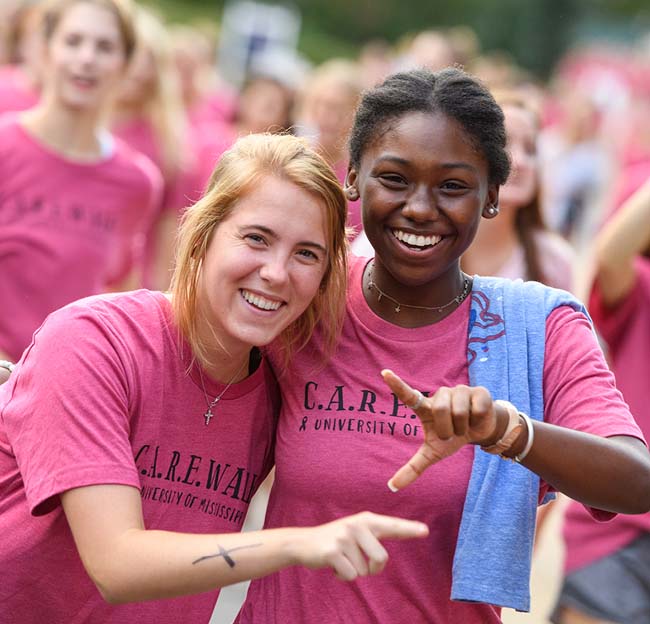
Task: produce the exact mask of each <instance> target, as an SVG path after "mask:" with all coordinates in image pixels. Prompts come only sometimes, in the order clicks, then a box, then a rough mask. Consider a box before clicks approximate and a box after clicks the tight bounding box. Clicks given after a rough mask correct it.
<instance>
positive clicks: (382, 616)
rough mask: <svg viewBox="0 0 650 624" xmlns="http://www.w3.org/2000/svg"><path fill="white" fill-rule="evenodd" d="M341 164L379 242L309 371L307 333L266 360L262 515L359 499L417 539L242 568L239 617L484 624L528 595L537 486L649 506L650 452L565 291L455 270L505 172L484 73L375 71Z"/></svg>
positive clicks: (618, 505)
mask: <svg viewBox="0 0 650 624" xmlns="http://www.w3.org/2000/svg"><path fill="white" fill-rule="evenodd" d="M350 163H351V164H350V170H349V173H348V176H347V188H346V193H347V195H348V198H351V199H357V198H359V197H360V198H361V202H362V215H363V223H364V230H365V232H366V234H367V236H368V239H369V240H370V242H371V243H372V245H373V247H374V251H375V255H374V259H368V258H352V260H351V263H350V264H351V266H350V273H349V287H348V295H347V306H346V317H345V322H344V326H343V331H342V334H341V338H340V339H339V343H338V347H337V350H336V351H335V353H334V355H333V356H332V358H331V359H330V360H329V361H328V363H327V365H326V366H323V365H322V360H323V354H324V353H325V350H324V347H325V344H326V343H325V342H324V341H323V336H322V335H321V334H320V332H318V331H317V332H316V333H315V335H314V337H313V338H312V340H311V341H310V343H309V344H308V345H307V346H306V347H305V348H303V349H302V350H301V351H300V352H299V353H297V354H296V355H295V357H294V358H293V360H292V362H291V364H290V365H289V367H288V369H287V370H286V372H281V371H279V375H280V376H279V382H280V387H281V392H282V400H283V403H282V411H281V414H280V419H279V422H278V430H277V435H276V446H275V460H276V473H275V481H274V485H273V489H272V491H271V495H270V501H269V507H268V511H267V516H266V520H265V527H266V528H268V529H271V528H277V527H282V526H295V525H296V524H298V525H304V526H310V525H313V524H315V523H318V522H320V521H323V520H324V519H325V518H329V517H332V516H344V515H347V514H350V513H354V512H355V511H359V510H362V509H371V510H373V511H375V512H377V513H382V514H392V515H400V516H402V517H404V518H411V519H418V520H420V521H423V522H425V523H426V524H427V525H428V527H429V536H428V537H427V538H426V539H425V540H424V541H418V542H404V543H401V544H399V545H397V544H393V543H390V542H388V543H387V544H386V545H385V549H386V553H387V555H390V560H389V562H388V564H387V566H386V568H385V569H384V571H383V573H382V574H381V575H379V576H377V577H372V578H370V577H368V578H365V577H359V578H357V579H356V580H353V581H352V582H350V583H345V584H343V583H340V582H339V580H338V579H337V578H335V576H334V575H332V574H331V573H330V572H329V571H327V570H321V571H311V570H305V569H301V568H287V569H284V570H281V571H279V572H278V573H277V574H274V575H270V576H267V577H265V578H263V579H257V580H255V581H253V582H252V584H251V586H250V589H249V591H248V596H247V599H246V602H245V603H244V605H243V607H242V610H241V612H240V613H239V616H238V619H237V624H258V623H259V624H261V623H263V624H280V623H282V624H284V623H298V622H299V623H300V624H316V623H318V624H321V623H322V622H378V623H382V624H403V623H404V622H433V623H440V624H447V623H449V622H463V624H492V623H497V622H500V621H501V617H500V613H501V606H509V607H511V608H517V609H519V610H524V611H525V610H527V609H528V608H529V595H528V594H529V587H528V586H529V575H530V557H531V553H532V547H533V538H534V526H535V511H536V507H537V504H538V501H541V500H545V499H546V495H547V494H548V493H550V492H552V491H554V490H558V491H562V492H564V493H566V494H568V495H569V496H571V497H573V498H575V499H576V500H579V501H581V502H582V503H583V504H585V505H588V506H589V507H590V508H591V513H592V514H593V515H594V516H596V517H599V518H601V519H606V518H611V517H612V515H613V513H616V512H619V513H644V512H647V511H648V510H649V509H650V457H649V456H648V452H647V449H646V447H645V446H644V443H643V441H642V440H643V437H642V434H641V432H640V431H639V429H638V427H637V426H636V424H635V423H634V420H633V418H632V416H631V415H630V413H629V410H628V408H627V406H626V405H625V403H624V402H623V400H622V398H621V395H620V393H619V392H618V390H617V389H616V387H615V384H614V378H613V376H612V374H611V372H610V371H609V370H608V368H607V366H606V363H605V361H604V358H603V355H602V352H601V351H600V349H599V347H598V343H597V341H596V339H595V336H594V333H593V330H592V327H591V325H590V323H589V320H588V318H587V316H586V312H585V310H584V307H583V306H581V305H580V304H579V303H578V302H577V301H576V300H575V299H574V298H573V297H572V296H571V295H569V293H566V292H564V291H560V290H555V289H552V288H548V287H546V286H543V285H541V284H539V283H536V282H520V281H516V282H513V281H510V280H507V279H502V278H490V277H481V276H475V277H474V278H472V277H470V276H468V275H466V274H465V273H463V272H462V271H461V268H460V258H461V256H462V255H463V253H465V251H466V250H467V248H468V247H469V245H470V244H471V242H472V240H473V238H474V236H475V234H476V230H477V228H478V226H479V221H480V220H481V219H493V218H496V217H497V210H496V208H495V206H496V204H497V202H498V198H499V188H500V186H502V185H503V184H504V183H505V181H506V179H507V177H508V173H509V161H508V156H507V153H506V132H505V128H504V118H503V113H502V111H501V109H500V108H499V107H498V105H497V104H496V102H495V101H494V99H493V97H492V96H491V95H490V93H489V92H488V91H487V90H486V89H485V87H483V86H482V85H481V84H480V83H479V82H478V81H477V80H475V79H474V78H472V77H471V76H469V75H468V74H465V73H464V72H462V71H460V70H458V69H452V68H449V69H446V70H442V71H440V72H437V73H432V72H430V71H428V70H413V71H409V72H402V73H397V74H394V75H392V76H390V77H388V78H387V79H386V81H385V82H384V83H382V84H381V85H378V86H377V87H375V88H373V89H370V90H369V91H367V92H365V94H364V96H363V97H362V99H361V102H360V104H359V107H358V109H357V112H356V118H355V122H354V125H353V127H352V132H351V136H350ZM276 361H277V360H276ZM382 368H384V370H383V371H382ZM385 368H392V369H393V370H394V371H395V373H393V372H390V371H389V370H385ZM402 378H403V380H402ZM543 421H545V422H543ZM479 446H480V447H481V448H478V447H479ZM409 457H410V458H411V459H410V460H409ZM507 459H511V460H514V461H506V460H507ZM404 462H406V464H404ZM402 464H404V465H403V467H402V468H400V469H399V470H397V472H396V473H395V474H393V473H394V472H395V469H396V468H397V467H398V466H400V465H402ZM391 474H393V476H392V477H391ZM387 481H388V484H387ZM387 485H388V487H387ZM389 488H390V490H392V492H391V491H389ZM601 510H606V511H601ZM353 573H354V572H353V571H351V575H350V576H348V577H347V578H351V577H352V574H353Z"/></svg>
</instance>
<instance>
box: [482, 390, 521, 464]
mask: <svg viewBox="0 0 650 624" xmlns="http://www.w3.org/2000/svg"><path fill="white" fill-rule="evenodd" d="M495 403H498V404H500V405H501V407H504V408H505V409H506V410H507V412H508V425H507V426H506V430H505V431H504V433H503V435H502V436H501V439H499V440H497V441H496V442H495V443H494V444H490V445H489V446H481V450H483V451H485V452H486V453H490V454H491V455H500V456H503V453H505V452H506V451H508V450H510V448H511V447H512V445H513V444H514V443H515V440H517V438H518V437H519V434H520V433H521V430H522V428H523V427H522V424H521V422H520V420H519V412H517V408H516V407H515V406H514V405H513V404H512V403H510V402H508V401H500V400H498V401H495Z"/></svg>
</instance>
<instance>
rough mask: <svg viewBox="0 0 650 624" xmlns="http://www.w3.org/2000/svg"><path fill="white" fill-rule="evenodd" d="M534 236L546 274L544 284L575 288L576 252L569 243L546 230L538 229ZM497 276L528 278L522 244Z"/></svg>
mask: <svg viewBox="0 0 650 624" xmlns="http://www.w3.org/2000/svg"><path fill="white" fill-rule="evenodd" d="M534 237H535V242H536V243H537V250H538V255H539V260H540V267H541V270H542V272H543V274H544V279H543V280H542V281H543V282H544V284H546V285H547V286H552V287H553V288H562V289H563V290H568V291H571V290H573V264H574V261H575V253H574V252H573V249H572V248H571V246H570V245H569V243H567V242H566V241H565V240H564V239H563V238H561V237H560V236H558V235H557V234H554V233H553V232H547V231H545V230H537V231H536V232H535V233H534ZM497 277H507V278H508V279H526V257H525V255H524V248H523V247H522V246H521V245H519V246H517V247H516V248H515V250H514V252H513V253H512V255H511V256H510V258H508V261H507V262H506V263H505V265H504V266H502V267H501V270H500V271H499V272H498V274H497Z"/></svg>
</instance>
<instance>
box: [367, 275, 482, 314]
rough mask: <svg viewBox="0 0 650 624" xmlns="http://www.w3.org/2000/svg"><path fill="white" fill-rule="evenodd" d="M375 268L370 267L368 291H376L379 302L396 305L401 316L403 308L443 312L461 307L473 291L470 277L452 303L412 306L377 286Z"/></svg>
mask: <svg viewBox="0 0 650 624" xmlns="http://www.w3.org/2000/svg"><path fill="white" fill-rule="evenodd" d="M374 268H375V265H374V263H373V264H372V265H371V267H370V272H369V275H368V290H376V291H377V301H378V302H379V301H381V300H382V299H388V301H391V302H392V303H394V304H395V313H396V314H399V313H400V310H401V309H402V308H411V309H413V310H427V311H429V312H442V311H443V310H446V309H447V308H448V307H449V306H452V305H454V304H456V305H460V304H461V303H463V301H465V299H467V295H469V293H470V292H471V290H472V282H471V280H470V279H469V277H465V279H464V280H463V289H462V290H461V291H460V293H458V294H457V295H456V296H455V297H454V298H453V299H452V300H451V301H448V302H447V303H445V304H444V305H441V306H432V307H429V306H421V305H411V304H409V303H401V302H399V301H397V299H394V298H393V297H391V296H390V295H388V294H386V293H385V292H384V291H383V290H382V289H381V288H379V286H377V283H376V282H375V281H374V280H373V269H374Z"/></svg>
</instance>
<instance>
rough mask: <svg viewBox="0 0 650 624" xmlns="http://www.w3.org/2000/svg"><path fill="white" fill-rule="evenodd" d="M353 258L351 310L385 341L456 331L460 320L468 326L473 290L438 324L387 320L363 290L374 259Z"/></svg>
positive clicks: (440, 334)
mask: <svg viewBox="0 0 650 624" xmlns="http://www.w3.org/2000/svg"><path fill="white" fill-rule="evenodd" d="M350 260H351V262H350V265H351V268H350V282H349V285H348V288H349V289H350V298H349V302H348V312H349V314H351V315H352V316H354V317H355V318H356V319H357V320H358V321H359V322H360V323H361V324H363V325H364V326H365V327H366V328H367V329H368V330H370V331H371V332H373V333H375V334H378V335H379V336H381V338H382V340H393V341H396V342H421V341H423V340H428V339H433V338H436V337H440V336H444V335H445V334H448V333H450V332H453V331H457V330H458V324H459V323H461V325H462V326H463V327H466V326H467V323H468V322H469V309H470V305H471V303H470V302H471V298H472V293H471V292H470V294H469V295H468V296H467V297H466V299H465V300H464V301H463V302H462V303H461V304H460V305H459V306H458V307H457V308H456V309H455V310H454V311H453V312H451V313H450V314H448V315H447V316H446V317H445V318H443V319H442V320H440V321H437V322H435V323H431V324H429V325H423V326H422V327H400V326H399V325H395V324H393V323H391V322H390V321H386V320H385V319H383V318H381V317H380V316H379V315H377V314H376V313H375V312H374V311H373V310H372V308H371V307H370V306H369V305H368V302H367V301H366V298H365V296H364V293H363V275H364V272H365V270H366V268H367V266H368V264H369V263H370V262H371V261H372V258H360V257H357V256H351V258H350Z"/></svg>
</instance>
